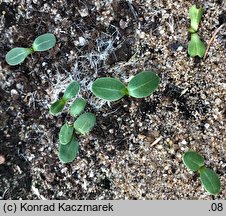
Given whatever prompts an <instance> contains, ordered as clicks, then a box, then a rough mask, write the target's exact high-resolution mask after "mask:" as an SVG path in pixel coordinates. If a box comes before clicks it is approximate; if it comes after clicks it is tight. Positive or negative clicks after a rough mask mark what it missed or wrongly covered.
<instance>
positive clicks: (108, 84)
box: [92, 77, 127, 101]
mask: <svg viewBox="0 0 226 216" xmlns="http://www.w3.org/2000/svg"><path fill="white" fill-rule="evenodd" d="M126 91H127V90H126V87H125V85H124V84H123V83H122V82H121V81H119V80H118V79H115V78H108V77H103V78H99V79H96V80H95V81H94V82H93V84H92V92H93V94H94V95H95V96H96V97H99V98H101V99H103V100H107V101H116V100H119V99H120V98H122V97H123V96H124V95H125V94H126Z"/></svg>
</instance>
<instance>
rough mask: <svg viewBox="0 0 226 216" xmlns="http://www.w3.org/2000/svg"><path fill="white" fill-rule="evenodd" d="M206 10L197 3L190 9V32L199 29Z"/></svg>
mask: <svg viewBox="0 0 226 216" xmlns="http://www.w3.org/2000/svg"><path fill="white" fill-rule="evenodd" d="M203 12H204V10H203V9H202V8H199V9H198V8H197V7H196V5H193V6H192V7H191V8H190V9H189V16H190V20H191V28H190V32H191V33H194V32H197V31H198V27H199V23H200V21H201V18H202V15H203Z"/></svg>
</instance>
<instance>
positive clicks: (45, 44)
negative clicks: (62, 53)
mask: <svg viewBox="0 0 226 216" xmlns="http://www.w3.org/2000/svg"><path fill="white" fill-rule="evenodd" d="M55 44H56V37H55V36H54V35H53V34H51V33H46V34H43V35H40V36H38V37H37V38H36V39H35V40H34V42H33V44H32V48H33V50H34V51H46V50H49V49H51V48H53V47H54V46H55Z"/></svg>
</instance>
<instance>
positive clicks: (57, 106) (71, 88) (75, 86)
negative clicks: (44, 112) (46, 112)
mask: <svg viewBox="0 0 226 216" xmlns="http://www.w3.org/2000/svg"><path fill="white" fill-rule="evenodd" d="M79 90H80V86H79V83H78V82H77V81H72V82H71V83H70V84H69V85H68V87H67V88H66V90H65V92H64V95H63V97H62V98H61V99H60V100H57V101H55V102H54V103H53V104H52V105H51V106H50V113H51V114H52V115H57V114H59V113H60V112H62V110H63V108H64V106H65V104H66V103H67V102H68V100H71V99H72V98H74V97H76V96H77V94H78V92H79Z"/></svg>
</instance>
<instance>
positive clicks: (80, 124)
mask: <svg viewBox="0 0 226 216" xmlns="http://www.w3.org/2000/svg"><path fill="white" fill-rule="evenodd" d="M95 124H96V116H95V115H94V114H93V113H89V112H86V113H83V114H82V115H80V116H79V117H78V118H77V119H76V121H75V122H74V128H75V130H76V131H78V132H79V133H81V134H83V135H84V134H87V133H89V132H90V131H91V130H92V129H93V127H94V125H95Z"/></svg>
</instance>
